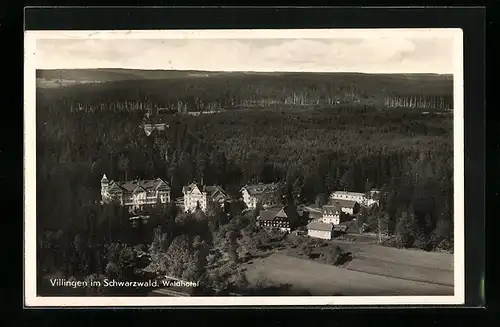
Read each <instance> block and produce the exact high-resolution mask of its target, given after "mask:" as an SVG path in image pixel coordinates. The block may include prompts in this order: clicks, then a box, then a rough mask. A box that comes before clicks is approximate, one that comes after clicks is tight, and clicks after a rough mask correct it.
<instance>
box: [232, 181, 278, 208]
mask: <svg viewBox="0 0 500 327" xmlns="http://www.w3.org/2000/svg"><path fill="white" fill-rule="evenodd" d="M240 192H241V196H242V198H243V202H245V204H246V206H247V208H248V209H255V208H256V207H257V203H259V202H260V203H261V204H262V207H264V208H271V207H273V206H275V205H277V203H276V200H277V199H276V195H277V193H278V185H277V184H255V185H245V186H243V187H242V188H241V190H240Z"/></svg>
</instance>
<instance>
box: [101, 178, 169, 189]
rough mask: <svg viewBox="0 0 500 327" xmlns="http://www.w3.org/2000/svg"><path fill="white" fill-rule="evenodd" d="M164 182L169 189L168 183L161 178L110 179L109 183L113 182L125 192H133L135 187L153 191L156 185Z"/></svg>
mask: <svg viewBox="0 0 500 327" xmlns="http://www.w3.org/2000/svg"><path fill="white" fill-rule="evenodd" d="M162 183H163V184H164V187H165V188H167V189H170V186H168V183H167V182H165V181H164V180H162V179H161V178H157V179H151V180H134V181H127V182H115V181H112V182H111V183H110V184H114V185H116V186H118V187H119V188H120V189H122V190H123V191H125V192H134V191H135V190H136V189H138V188H139V189H142V190H145V191H153V190H155V189H156V188H157V187H159V186H160V184H162Z"/></svg>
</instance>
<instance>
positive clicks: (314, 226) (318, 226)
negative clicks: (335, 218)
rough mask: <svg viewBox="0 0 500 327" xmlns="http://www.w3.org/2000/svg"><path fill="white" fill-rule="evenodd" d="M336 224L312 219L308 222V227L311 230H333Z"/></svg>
mask: <svg viewBox="0 0 500 327" xmlns="http://www.w3.org/2000/svg"><path fill="white" fill-rule="evenodd" d="M333 228H334V226H333V224H328V223H323V222H319V221H315V220H313V221H311V222H310V223H309V224H307V229H309V230H319V231H323V232H331V231H332V230H333Z"/></svg>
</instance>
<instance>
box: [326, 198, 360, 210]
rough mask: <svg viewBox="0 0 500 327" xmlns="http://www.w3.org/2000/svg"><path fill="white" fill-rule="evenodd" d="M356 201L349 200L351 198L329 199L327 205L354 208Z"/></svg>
mask: <svg viewBox="0 0 500 327" xmlns="http://www.w3.org/2000/svg"><path fill="white" fill-rule="evenodd" d="M356 203H357V202H356V201H351V200H337V199H330V201H328V205H330V206H339V207H341V208H354V206H355V205H356Z"/></svg>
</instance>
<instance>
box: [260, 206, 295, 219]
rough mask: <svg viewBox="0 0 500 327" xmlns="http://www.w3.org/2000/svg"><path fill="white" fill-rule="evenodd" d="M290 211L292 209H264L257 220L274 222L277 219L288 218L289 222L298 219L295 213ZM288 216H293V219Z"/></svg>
mask: <svg viewBox="0 0 500 327" xmlns="http://www.w3.org/2000/svg"><path fill="white" fill-rule="evenodd" d="M289 209H292V208H291V207H287V206H285V207H283V208H279V209H278V208H272V209H263V210H261V211H260V212H259V216H258V217H257V220H274V219H275V218H287V219H289V220H295V219H297V217H296V215H295V214H294V213H293V212H294V211H292V212H291V211H289ZM292 210H293V209H292ZM287 212H288V213H287ZM295 212H296V211H295ZM288 214H291V217H289V216H288ZM297 214H298V213H297Z"/></svg>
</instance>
